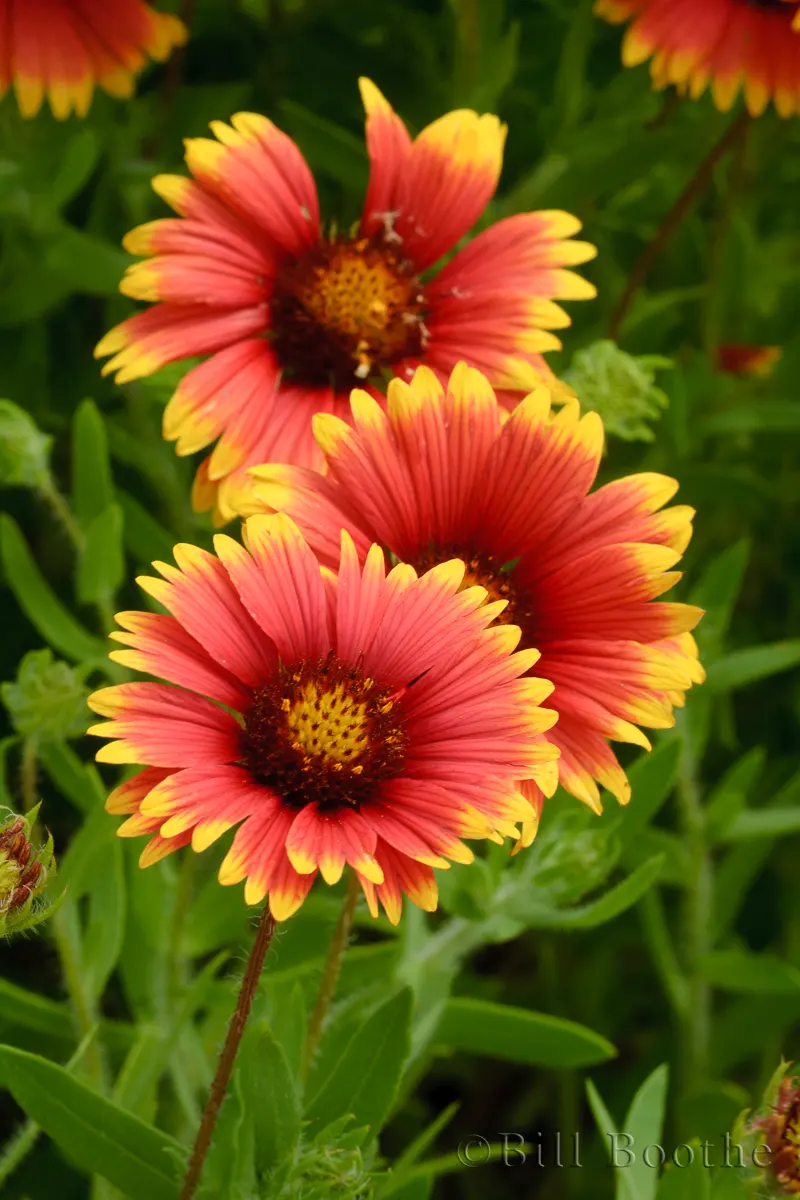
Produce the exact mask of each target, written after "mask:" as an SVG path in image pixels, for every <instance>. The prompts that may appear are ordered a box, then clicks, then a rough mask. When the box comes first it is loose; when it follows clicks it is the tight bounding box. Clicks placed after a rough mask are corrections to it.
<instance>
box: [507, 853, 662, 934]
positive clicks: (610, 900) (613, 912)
mask: <svg viewBox="0 0 800 1200" xmlns="http://www.w3.org/2000/svg"><path fill="white" fill-rule="evenodd" d="M663 865H664V855H663V854H657V855H655V857H653V858H650V859H648V860H647V862H645V863H642V865H641V866H640V867H637V868H636V870H635V871H632V872H631V874H630V875H629V876H628V877H627V879H623V881H622V883H618V884H617V885H616V887H613V888H610V889H609V890H608V891H607V892H605V893H604V894H603V895H602V896H601V897H600V898H599V900H594V901H592V902H591V903H590V904H582V905H579V906H577V907H575V908H562V909H556V908H553V909H548V908H547V907H545V906H544V905H541V906H540V907H534V906H530V907H529V908H526V909H525V917H524V920H525V922H526V924H528V925H531V926H533V927H534V928H539V929H596V928H597V926H598V925H605V923H606V922H607V921H613V919H614V917H618V916H619V915H620V913H623V912H625V910H626V909H628V908H630V907H631V906H632V905H634V904H635V903H636V902H637V900H639V899H640V898H641V897H642V896H643V895H644V893H645V892H646V891H647V889H648V888H650V887H652V886H653V884H654V883H655V881H656V880H657V879H658V877H659V875H660V874H661V869H662V867H663ZM510 910H511V911H510V912H509V914H508V915H509V916H516V915H518V910H517V907H516V906H514V905H511V906H510ZM522 911H523V905H520V906H519V915H520V916H521V915H522Z"/></svg>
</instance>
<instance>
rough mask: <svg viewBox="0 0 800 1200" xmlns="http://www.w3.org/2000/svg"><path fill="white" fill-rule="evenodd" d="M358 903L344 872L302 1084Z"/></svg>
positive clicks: (354, 880) (352, 880)
mask: <svg viewBox="0 0 800 1200" xmlns="http://www.w3.org/2000/svg"><path fill="white" fill-rule="evenodd" d="M357 902H358V879H357V877H356V874H355V872H354V871H350V872H349V873H348V879H347V892H346V893H345V898H344V904H343V905H342V911H341V912H340V913H339V920H338V921H337V922H336V928H335V929H334V931H333V936H332V938H331V943H330V945H329V946H328V955H327V958H326V959H325V966H324V967H323V968H322V978H321V979H320V982H319V991H318V992H317V1001H316V1004H315V1005H314V1010H313V1012H312V1013H311V1016H310V1018H309V1022H308V1032H307V1033H306V1045H305V1050H304V1052H303V1066H302V1070H301V1078H302V1079H303V1080H304V1081H305V1079H306V1077H307V1075H308V1072H309V1068H310V1067H311V1063H312V1061H313V1058H314V1052H315V1051H316V1049H317V1045H318V1044H319V1039H320V1034H321V1033H322V1026H323V1023H324V1021H325V1017H326V1015H327V1012H328V1008H329V1007H330V1003H331V1000H332V999H333V997H334V994H335V992H336V985H337V983H338V982H339V972H340V971H341V969H342V958H343V957H344V951H345V947H346V946H347V939H348V937H349V935H350V926H351V925H352V923H353V914H354V913H355V911H356V904H357Z"/></svg>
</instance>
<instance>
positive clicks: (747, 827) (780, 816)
mask: <svg viewBox="0 0 800 1200" xmlns="http://www.w3.org/2000/svg"><path fill="white" fill-rule="evenodd" d="M793 833H800V807H798V808H750V809H747V810H746V811H745V812H742V813H739V815H738V816H737V817H735V818H734V819H733V821H731V823H730V825H728V826H726V828H725V829H723V831H722V833H721V834H720V836H719V840H720V841H721V842H749V841H750V840H751V839H752V838H775V837H788V836H790V835H791V834H793Z"/></svg>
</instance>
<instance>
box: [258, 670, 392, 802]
mask: <svg viewBox="0 0 800 1200" xmlns="http://www.w3.org/2000/svg"><path fill="white" fill-rule="evenodd" d="M244 719H245V728H244V731H243V753H242V759H241V762H242V764H243V765H244V766H245V767H247V768H248V769H249V770H250V771H251V772H252V774H253V775H254V776H255V778H256V779H257V780H259V782H261V783H263V784H265V785H266V786H267V787H269V788H270V789H271V790H272V791H274V792H276V793H277V794H278V795H280V796H281V797H282V799H283V800H284V801H285V802H286V803H287V804H288V805H289V806H290V807H291V808H294V809H297V810H299V809H301V808H305V806H306V805H307V804H312V803H315V802H316V803H318V804H319V805H320V808H321V809H322V810H324V811H333V810H335V809H337V808H342V807H350V808H356V809H358V808H360V806H361V805H362V804H363V803H365V802H367V801H368V800H370V799H371V798H372V796H373V795H374V793H375V789H376V785H377V784H379V783H380V782H381V781H382V780H385V779H391V778H392V777H393V776H395V775H397V774H398V773H399V772H400V770H401V768H402V765H403V759H404V756H405V750H406V746H407V744H408V738H407V736H406V733H405V729H404V726H403V720H402V713H401V711H400V708H399V704H398V699H397V697H396V695H395V694H394V693H393V692H392V690H391V689H390V688H386V687H381V686H380V685H379V684H378V683H377V682H376V681H375V680H374V679H372V678H370V677H369V676H366V675H364V673H363V671H362V670H361V667H360V665H355V666H351V665H346V664H344V663H342V662H340V661H339V659H338V658H336V656H335V655H333V654H329V655H328V656H327V658H324V659H318V660H317V661H309V662H301V663H299V664H297V665H295V666H292V667H281V669H280V672H279V675H278V677H277V679H276V680H275V681H274V682H273V683H270V684H268V685H267V686H266V687H263V688H258V689H257V690H256V691H255V692H254V695H253V704H252V705H251V707H250V709H249V711H248V712H247V713H246V714H245V718H244Z"/></svg>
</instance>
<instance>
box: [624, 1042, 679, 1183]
mask: <svg viewBox="0 0 800 1200" xmlns="http://www.w3.org/2000/svg"><path fill="white" fill-rule="evenodd" d="M668 1082H669V1068H668V1067H667V1066H666V1065H662V1066H660V1067H656V1069H655V1071H653V1073H652V1074H651V1075H649V1076H648V1077H647V1079H645V1081H644V1083H643V1084H642V1086H641V1087H640V1088H639V1090H638V1091H637V1093H636V1095H635V1096H634V1097H633V1100H632V1101H631V1106H630V1108H629V1109H628V1114H627V1116H626V1117H625V1125H624V1129H625V1132H626V1133H628V1134H630V1136H631V1138H632V1139H633V1140H632V1142H631V1149H632V1150H635V1153H636V1159H635V1161H634V1162H632V1163H631V1164H630V1166H628V1167H626V1168H624V1169H623V1168H621V1169H620V1174H622V1175H623V1176H624V1179H625V1185H626V1186H627V1188H628V1191H629V1193H630V1195H631V1197H636V1200H654V1198H655V1194H656V1188H657V1186H658V1171H657V1170H655V1169H654V1168H653V1167H651V1166H648V1164H647V1163H646V1162H645V1161H644V1159H643V1158H642V1153H641V1152H642V1150H643V1149H644V1147H645V1146H652V1145H653V1144H656V1145H657V1144H658V1143H660V1142H661V1133H662V1130H663V1128H664V1112H665V1109H666V1103H667V1084H668Z"/></svg>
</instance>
